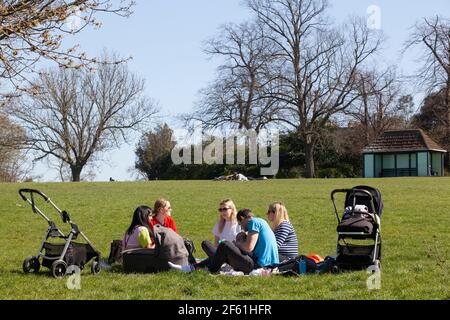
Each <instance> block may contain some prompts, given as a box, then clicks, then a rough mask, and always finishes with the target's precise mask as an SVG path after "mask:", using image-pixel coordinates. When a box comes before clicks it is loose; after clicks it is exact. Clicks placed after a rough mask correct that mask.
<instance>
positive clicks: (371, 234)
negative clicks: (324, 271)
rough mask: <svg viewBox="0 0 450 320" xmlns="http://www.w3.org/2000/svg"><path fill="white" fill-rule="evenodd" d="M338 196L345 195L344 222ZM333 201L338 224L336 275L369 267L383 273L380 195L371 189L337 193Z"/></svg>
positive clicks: (332, 195)
mask: <svg viewBox="0 0 450 320" xmlns="http://www.w3.org/2000/svg"><path fill="white" fill-rule="evenodd" d="M336 193H345V205H344V207H345V211H344V214H343V216H342V219H341V218H339V214H338V210H337V207H336V200H335V194H336ZM331 200H332V201H333V206H334V211H335V214H336V219H337V221H338V226H337V234H338V237H337V242H336V265H335V267H336V268H335V271H337V270H340V269H341V270H354V269H365V268H368V267H369V266H375V268H378V269H379V268H380V267H381V264H380V259H381V213H382V211H383V200H382V198H381V193H380V191H379V190H378V189H375V188H372V187H368V186H356V187H354V188H352V189H336V190H333V191H332V192H331ZM350 241H351V242H352V243H350ZM361 243H362V244H361Z"/></svg>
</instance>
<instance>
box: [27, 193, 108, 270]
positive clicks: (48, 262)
mask: <svg viewBox="0 0 450 320" xmlns="http://www.w3.org/2000/svg"><path fill="white" fill-rule="evenodd" d="M19 195H20V197H21V198H22V199H23V200H24V201H25V202H28V203H29V204H30V205H31V209H32V210H33V212H34V213H36V214H37V215H39V216H41V217H42V218H44V219H45V220H46V221H47V223H48V228H47V231H46V232H45V234H44V238H43V240H42V242H41V245H40V246H39V250H38V252H37V254H36V255H35V256H30V257H27V258H26V259H25V260H24V261H23V266H22V267H23V271H24V272H25V273H38V272H39V269H40V267H41V264H42V265H43V266H45V267H47V268H49V269H50V270H51V272H52V275H53V276H54V277H55V278H62V277H64V276H65V275H66V273H68V268H69V267H70V266H77V267H78V268H80V269H81V270H83V268H84V266H85V265H86V263H87V262H89V261H90V260H91V259H94V260H93V262H92V264H91V272H92V273H94V274H96V273H98V272H100V252H98V251H97V250H96V249H95V248H94V246H93V244H92V243H91V242H90V241H89V239H88V238H87V237H86V236H85V235H84V233H83V232H82V231H81V230H80V229H79V227H78V225H76V224H75V223H73V221H72V220H71V219H70V215H69V213H68V212H67V211H62V210H60V209H59V208H58V207H57V206H56V205H55V204H54V203H53V202H52V201H51V200H50V198H49V197H47V196H46V195H45V194H44V193H42V192H40V191H39V190H34V189H20V190H19ZM27 195H28V197H27ZM35 195H38V196H40V197H41V198H43V199H44V201H45V202H47V203H49V204H50V205H51V206H52V207H53V208H54V209H55V210H56V211H57V212H58V213H59V215H60V216H61V218H62V220H63V222H64V223H69V224H70V227H71V230H70V232H69V234H68V235H67V236H66V235H64V233H62V232H61V230H60V229H58V228H57V227H56V224H55V223H54V222H53V221H52V220H50V219H49V218H48V217H47V216H46V215H45V214H44V213H43V212H42V211H41V210H40V209H39V208H38V207H37V206H36V202H35ZM78 236H81V238H83V239H84V241H85V242H86V243H79V242H74V240H76V239H77V237H78ZM50 238H59V239H63V241H64V243H62V244H56V243H50V242H48V241H47V240H48V239H50ZM40 259H42V263H41V261H40Z"/></svg>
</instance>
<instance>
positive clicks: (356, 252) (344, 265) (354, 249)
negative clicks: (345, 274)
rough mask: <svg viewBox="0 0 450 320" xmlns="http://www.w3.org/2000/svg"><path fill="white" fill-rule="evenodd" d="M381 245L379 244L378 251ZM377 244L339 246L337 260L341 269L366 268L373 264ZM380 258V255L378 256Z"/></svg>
mask: <svg viewBox="0 0 450 320" xmlns="http://www.w3.org/2000/svg"><path fill="white" fill-rule="evenodd" d="M380 247H381V245H380V244H379V243H378V244H377V252H380ZM374 249H375V245H364V246H362V245H350V244H347V245H343V246H340V248H339V253H338V255H337V257H336V262H337V264H338V265H339V266H340V268H341V269H364V268H367V267H368V266H370V265H372V264H373V258H372V256H373V252H374ZM378 258H380V257H378Z"/></svg>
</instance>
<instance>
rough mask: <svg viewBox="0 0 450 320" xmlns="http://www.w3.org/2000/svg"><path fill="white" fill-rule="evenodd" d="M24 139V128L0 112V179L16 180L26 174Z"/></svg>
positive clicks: (6, 180) (4, 180) (5, 180)
mask: <svg viewBox="0 0 450 320" xmlns="http://www.w3.org/2000/svg"><path fill="white" fill-rule="evenodd" d="M24 139H25V132H24V130H23V129H22V128H21V127H20V126H18V125H17V124H14V123H12V122H11V121H10V120H9V118H8V117H7V116H6V115H3V114H0V181H2V182H16V181H19V180H20V179H21V178H22V177H23V175H24V174H25V171H24V169H25V168H24V166H23V165H24V161H23V160H22V158H23V152H22V150H21V146H22V144H23V143H24Z"/></svg>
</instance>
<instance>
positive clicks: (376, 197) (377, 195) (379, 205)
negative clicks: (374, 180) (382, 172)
mask: <svg viewBox="0 0 450 320" xmlns="http://www.w3.org/2000/svg"><path fill="white" fill-rule="evenodd" d="M355 189H360V190H365V191H368V192H370V194H371V195H372V198H373V205H372V202H371V201H370V199H369V197H368V196H367V195H365V194H361V193H360V194H356V204H362V205H365V206H367V208H368V209H369V212H373V213H375V214H377V215H378V216H379V217H381V214H382V212H383V199H382V198H381V192H380V190H378V189H376V188H372V187H369V186H356V187H353V188H352V189H350V190H349V191H347V194H346V196H345V207H351V206H352V205H353V194H354V190H355ZM373 206H375V208H372V207H373Z"/></svg>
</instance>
